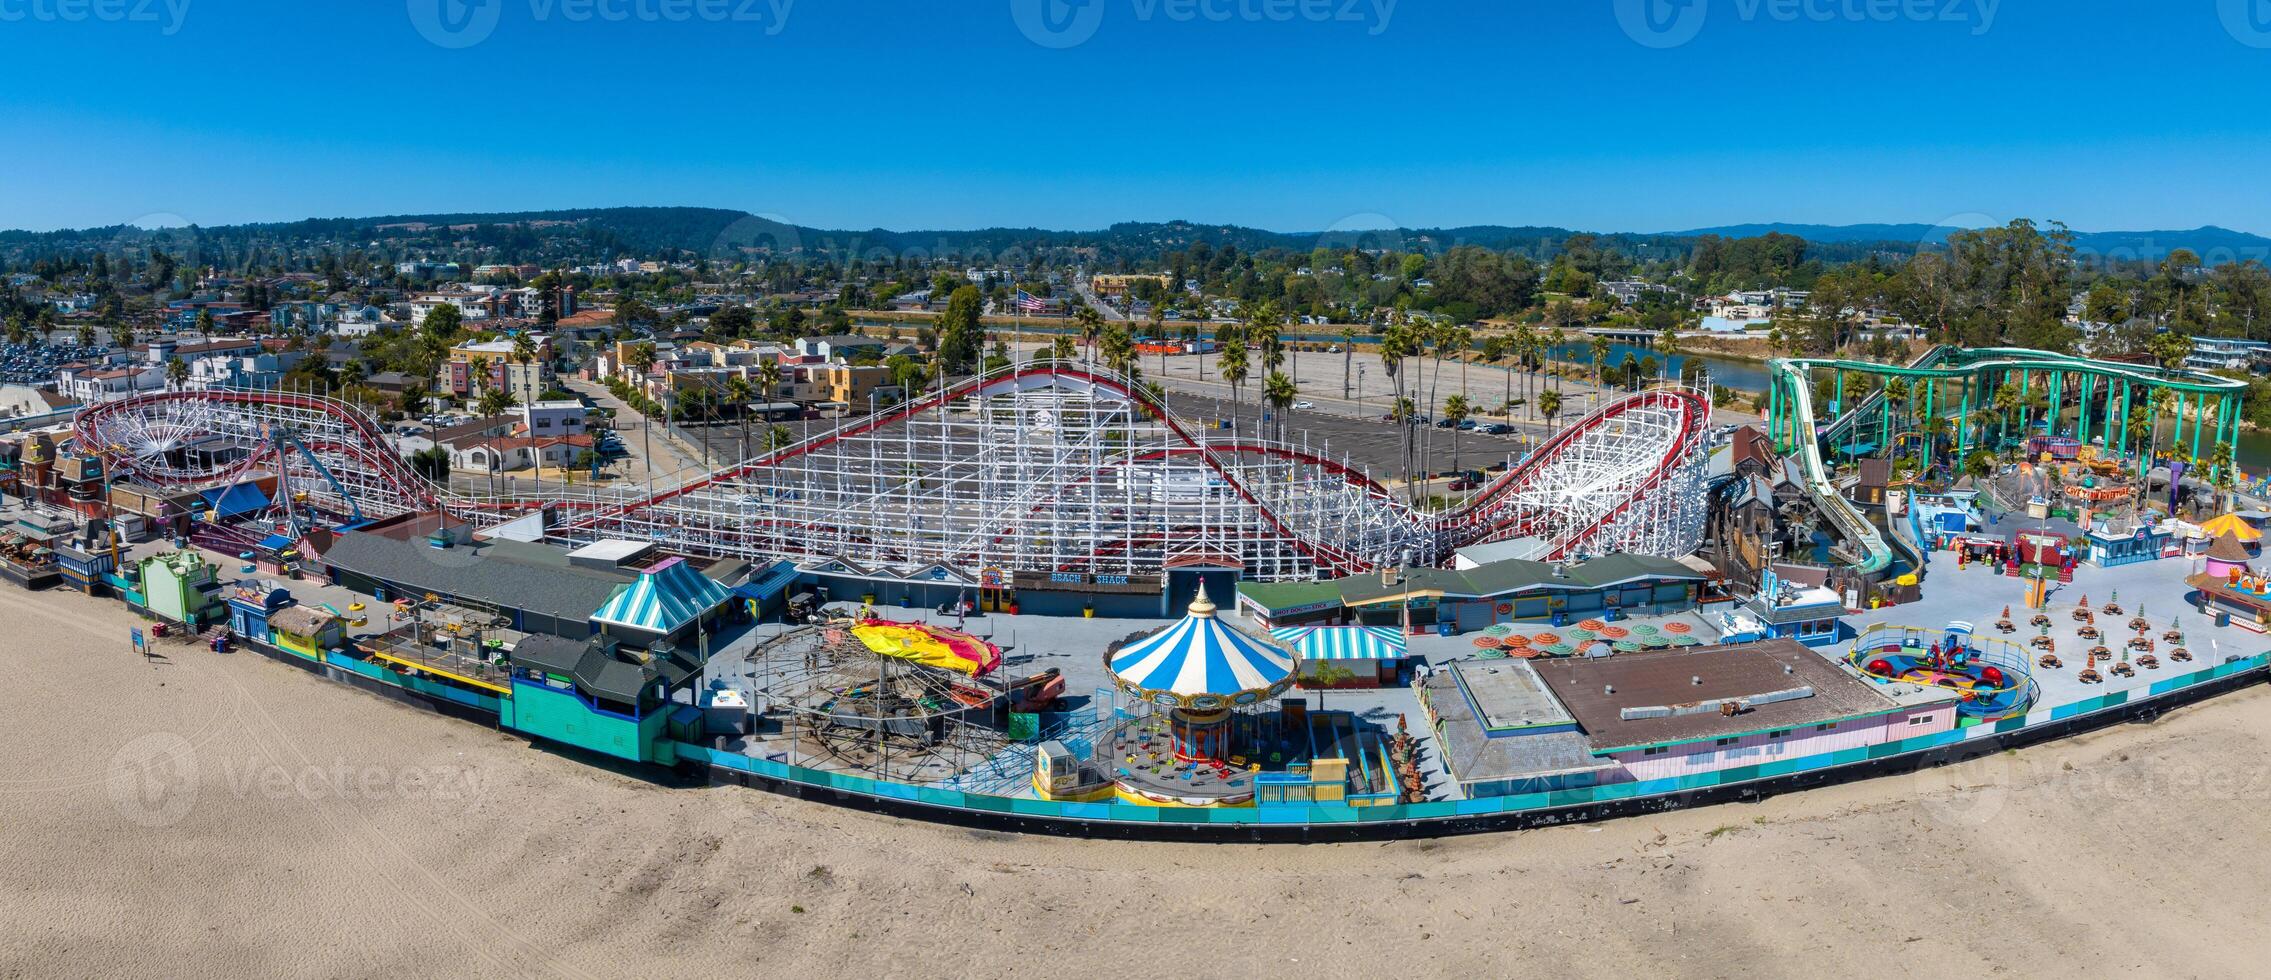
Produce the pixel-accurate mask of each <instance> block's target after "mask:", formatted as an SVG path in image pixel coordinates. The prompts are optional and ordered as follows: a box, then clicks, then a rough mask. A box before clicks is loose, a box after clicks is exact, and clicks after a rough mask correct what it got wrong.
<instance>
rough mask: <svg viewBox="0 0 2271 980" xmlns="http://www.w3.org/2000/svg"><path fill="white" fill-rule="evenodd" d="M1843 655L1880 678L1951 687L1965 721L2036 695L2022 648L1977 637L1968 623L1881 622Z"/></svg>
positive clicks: (2007, 712) (2024, 703) (1999, 712)
mask: <svg viewBox="0 0 2271 980" xmlns="http://www.w3.org/2000/svg"><path fill="white" fill-rule="evenodd" d="M1845 660H1846V663H1847V664H1849V665H1851V666H1852V667H1853V668H1854V669H1855V670H1858V671H1860V672H1861V674H1862V675H1863V676H1865V677H1868V678H1869V679H1871V680H1874V681H1878V682H1881V683H1899V684H1916V685H1919V686H1923V687H1935V688H1943V689H1947V690H1951V691H1955V692H1957V694H1956V697H1957V702H1956V712H1957V714H1958V715H1959V716H1961V717H1963V718H1964V719H1965V720H1967V721H1974V722H1976V721H1994V720H1996V719H2000V718H2007V717H2010V716H2012V715H2016V714H2020V713H2022V712H2024V711H2026V710H2027V708H2029V707H2031V706H2032V705H2033V704H2034V700H2035V694H2036V686H2035V680H2034V673H2033V671H2032V670H2031V669H2030V668H2029V667H2028V664H2027V656H2026V652H2025V651H2024V650H2023V649H2021V648H2020V647H2019V646H2018V645H2017V644H2014V643H2011V642H2010V641H2007V640H2000V639H1992V638H1988V637H1981V636H1975V635H1974V634H1973V631H1972V626H1971V624H1970V623H1965V622H1955V623H1949V624H1948V625H1947V627H1946V628H1945V629H1941V630H1928V629H1924V628H1921V627H1913V626H1896V625H1892V624H1889V623H1879V624H1877V625H1874V626H1871V627H1869V628H1868V629H1867V630H1865V631H1863V632H1862V634H1861V635H1860V636H1859V637H1857V638H1855V639H1854V641H1853V647H1852V649H1851V651H1850V652H1848V653H1847V654H1846V658H1845Z"/></svg>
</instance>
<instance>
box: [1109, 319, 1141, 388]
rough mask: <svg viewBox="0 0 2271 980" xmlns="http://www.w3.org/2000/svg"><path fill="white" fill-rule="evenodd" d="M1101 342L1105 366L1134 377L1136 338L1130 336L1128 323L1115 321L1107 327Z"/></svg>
mask: <svg viewBox="0 0 2271 980" xmlns="http://www.w3.org/2000/svg"><path fill="white" fill-rule="evenodd" d="M1101 343H1102V346H1103V354H1104V366H1105V367H1107V368H1110V369H1112V370H1113V371H1115V372H1117V373H1119V374H1120V375H1122V376H1124V377H1129V378H1133V377H1134V376H1135V369H1136V354H1135V339H1134V338H1132V337H1130V336H1128V328H1127V325H1126V324H1124V323H1119V322H1114V323H1112V324H1111V325H1110V326H1107V327H1105V328H1104V334H1103V338H1102V341H1101Z"/></svg>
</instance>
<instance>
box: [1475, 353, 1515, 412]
mask: <svg viewBox="0 0 2271 980" xmlns="http://www.w3.org/2000/svg"><path fill="white" fill-rule="evenodd" d="M1513 349H1514V342H1513V341H1512V340H1511V339H1508V338H1507V337H1506V336H1505V335H1503V334H1501V335H1497V336H1492V337H1486V338H1484V339H1483V342H1482V359H1483V360H1486V361H1489V362H1491V363H1492V364H1496V363H1498V362H1499V361H1502V360H1505V359H1506V355H1507V353H1508V352H1510V351H1512V350H1513ZM1498 404H1499V407H1500V408H1501V409H1503V410H1506V412H1507V414H1508V417H1512V414H1513V412H1512V410H1511V409H1506V406H1508V405H1512V404H1514V372H1513V371H1507V372H1506V397H1505V399H1504V400H1502V401H1500V402H1499V403H1498Z"/></svg>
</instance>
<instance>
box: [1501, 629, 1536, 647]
mask: <svg viewBox="0 0 2271 980" xmlns="http://www.w3.org/2000/svg"><path fill="white" fill-rule="evenodd" d="M1498 642H1499V643H1500V644H1502V645H1504V646H1507V647H1512V648H1514V649H1521V648H1523V647H1526V646H1529V645H1530V638H1529V637H1527V636H1523V635H1522V634H1520V633H1516V634H1514V635H1513V636H1509V637H1507V638H1505V639H1503V640H1500V641H1498Z"/></svg>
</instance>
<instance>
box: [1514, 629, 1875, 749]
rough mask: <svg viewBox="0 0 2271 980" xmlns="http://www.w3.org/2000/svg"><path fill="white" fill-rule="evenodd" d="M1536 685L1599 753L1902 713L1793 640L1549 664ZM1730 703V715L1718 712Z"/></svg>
mask: <svg viewBox="0 0 2271 980" xmlns="http://www.w3.org/2000/svg"><path fill="white" fill-rule="evenodd" d="M1535 667H1536V669H1537V672H1538V677H1539V678H1540V679H1541V680H1543V681H1544V682H1545V684H1546V687H1547V688H1548V689H1549V690H1551V691H1552V693H1553V695H1554V697H1556V698H1557V699H1559V700H1560V701H1561V704H1562V706H1563V707H1565V708H1567V709H1568V711H1569V713H1570V714H1571V715H1573V716H1575V717H1576V719H1577V724H1578V727H1580V728H1582V729H1584V731H1585V737H1586V739H1587V741H1588V743H1589V744H1590V745H1591V746H1592V748H1593V750H1594V751H1596V752H1603V751H1611V750H1619V749H1630V748H1637V747H1640V746H1647V745H1661V744H1666V743H1676V742H1689V741H1695V740H1697V739H1705V738H1725V737H1728V736H1734V735H1744V734H1748V733H1751V732H1757V731H1764V730H1769V729H1781V728H1797V727H1800V726H1804V725H1820V724H1827V723H1829V722H1833V721H1842V720H1845V719H1849V718H1858V717H1865V716H1868V715H1875V714H1882V713H1884V712H1887V711H1892V710H1894V709H1895V708H1897V707H1898V705H1896V704H1895V703H1894V702H1893V701H1892V700H1891V699H1890V698H1887V697H1885V696H1884V695H1883V694H1880V693H1878V692H1877V690H1876V689H1875V688H1874V687H1873V686H1872V685H1870V684H1869V683H1867V682H1865V681H1863V680H1861V679H1860V678H1857V677H1854V676H1853V675H1851V674H1848V673H1846V672H1845V671H1844V670H1843V669H1841V668H1839V667H1838V666H1836V665H1833V664H1831V663H1830V662H1829V661H1827V660H1824V659H1823V658H1822V656H1821V655H1820V654H1817V653H1815V652H1814V651H1812V650H1809V649H1807V648H1806V647H1804V646H1801V645H1799V644H1798V643H1797V642H1795V641H1792V640H1779V639H1778V640H1762V641H1760V642H1757V643H1743V644H1731V645H1722V646H1706V647H1692V648H1688V649H1684V650H1682V649H1673V650H1665V651H1661V652H1656V653H1625V654H1618V655H1616V656H1614V657H1603V658H1598V659H1588V658H1575V659H1566V660H1549V661H1544V662H1541V663H1537V664H1536V665H1535ZM1730 702H1732V703H1735V704H1736V705H1737V706H1738V708H1737V710H1736V711H1734V712H1733V713H1729V712H1727V711H1726V710H1725V709H1724V708H1723V707H1722V706H1723V705H1726V704H1728V703H1730Z"/></svg>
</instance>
